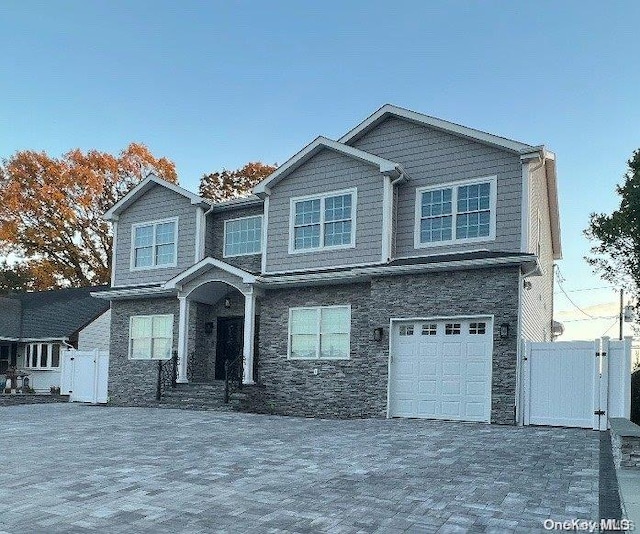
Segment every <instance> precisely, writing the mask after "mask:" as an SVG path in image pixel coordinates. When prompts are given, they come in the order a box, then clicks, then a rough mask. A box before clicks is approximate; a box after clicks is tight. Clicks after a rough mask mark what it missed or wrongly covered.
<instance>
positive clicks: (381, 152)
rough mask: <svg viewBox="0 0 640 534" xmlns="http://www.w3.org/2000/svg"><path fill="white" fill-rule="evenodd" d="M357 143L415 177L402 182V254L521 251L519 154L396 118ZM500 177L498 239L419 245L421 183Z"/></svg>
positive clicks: (399, 250)
mask: <svg viewBox="0 0 640 534" xmlns="http://www.w3.org/2000/svg"><path fill="white" fill-rule="evenodd" d="M353 146H355V147H356V148H359V149H361V150H364V151H366V152H370V153H371V154H375V155H376V156H380V157H383V158H387V159H390V160H392V161H395V162H398V163H400V164H402V165H403V167H404V168H405V170H406V171H407V173H408V174H409V176H410V177H411V180H410V181H409V182H406V183H402V184H400V185H399V186H398V204H397V207H396V210H397V221H396V224H397V231H396V236H395V238H396V240H395V244H396V249H395V250H396V256H397V257H408V256H424V255H430V254H441V253H448V252H457V251H462V250H469V249H470V248H472V249H480V248H482V249H488V250H497V251H518V250H520V234H521V232H520V226H521V212H520V205H521V196H522V191H521V190H522V165H521V163H520V158H519V156H518V155H516V154H512V153H510V152H507V151H504V150H500V149H497V148H492V147H490V146H487V145H483V144H480V143H478V142H474V141H470V140H468V139H465V138H462V137H458V136H454V135H451V134H449V133H444V132H441V131H438V130H435V129H433V128H427V127H425V126H420V125H417V124H414V123H411V122H408V121H405V120H400V119H396V118H390V119H387V120H386V121H384V122H383V123H382V124H380V125H378V126H377V127H376V128H375V129H373V130H372V131H370V132H369V133H367V134H366V135H365V136H364V137H362V138H361V139H358V140H357V141H356V142H355V143H354V144H353ZM486 176H497V206H496V214H497V220H496V239H495V241H488V242H482V243H473V244H472V245H470V244H467V245H447V246H438V247H432V248H426V249H423V248H420V249H416V248H414V220H415V202H416V188H418V187H423V186H430V185H438V184H443V183H447V182H454V181H460V180H466V179H473V178H482V177H486Z"/></svg>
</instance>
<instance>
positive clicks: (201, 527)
mask: <svg viewBox="0 0 640 534" xmlns="http://www.w3.org/2000/svg"><path fill="white" fill-rule="evenodd" d="M0 436H2V444H3V445H2V469H1V470H0V532H11V533H20V532H47V533H52V532H65V533H69V532H149V533H151V532H153V533H158V532H194V533H196V532H198V533H199V532H214V531H226V532H356V531H361V532H375V531H378V532H385V533H386V532H402V531H410V532H436V531H439V532H459V531H460V532H462V531H466V530H468V531H471V532H484V531H494V532H505V531H507V532H508V531H514V532H526V531H529V530H531V531H536V532H537V531H542V523H543V521H544V520H545V519H547V518H552V519H555V520H567V519H574V518H581V519H593V520H597V517H598V455H599V437H598V433H597V432H592V431H586V430H575V429H573V430H566V429H543V428H533V427H529V428H514V427H500V426H487V425H482V424H459V423H444V422H442V423H439V422H433V421H418V420H350V421H344V420H342V421H335V420H331V421H328V420H310V419H298V418H289V417H274V416H262V415H251V414H236V413H213V412H188V411H177V410H158V409H152V408H107V407H92V406H81V405H72V404H58V405H34V406H15V407H5V408H0ZM438 529H440V530H438Z"/></svg>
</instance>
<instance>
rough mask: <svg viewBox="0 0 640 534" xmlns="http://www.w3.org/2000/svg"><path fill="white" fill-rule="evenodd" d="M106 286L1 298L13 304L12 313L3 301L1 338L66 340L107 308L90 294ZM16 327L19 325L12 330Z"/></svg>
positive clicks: (107, 304)
mask: <svg viewBox="0 0 640 534" xmlns="http://www.w3.org/2000/svg"><path fill="white" fill-rule="evenodd" d="M108 288H109V286H94V287H78V288H66V289H55V290H51V291H33V292H26V293H16V294H13V295H10V296H8V297H6V298H3V301H12V304H11V313H7V312H6V311H5V310H6V308H8V306H7V307H5V306H4V304H6V302H3V318H4V320H2V321H0V338H8V339H24V340H27V339H66V338H69V337H71V336H72V335H73V334H75V333H76V332H78V331H79V330H81V329H82V328H84V327H85V326H86V325H87V324H89V323H90V322H91V321H93V320H94V319H96V318H97V317H99V316H100V315H102V314H103V313H104V312H106V311H107V310H108V309H109V302H108V301H104V300H100V299H97V298H94V297H92V296H91V295H90V293H91V292H92V291H93V292H96V291H104V290H106V289H108ZM16 324H17V325H18V326H19V328H18V329H16V328H15V326H16Z"/></svg>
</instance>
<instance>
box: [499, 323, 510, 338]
mask: <svg viewBox="0 0 640 534" xmlns="http://www.w3.org/2000/svg"><path fill="white" fill-rule="evenodd" d="M508 337H509V323H502V324H501V325H500V339H506V338H508Z"/></svg>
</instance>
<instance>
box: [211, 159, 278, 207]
mask: <svg viewBox="0 0 640 534" xmlns="http://www.w3.org/2000/svg"><path fill="white" fill-rule="evenodd" d="M276 168H277V166H276V165H268V164H265V163H261V162H259V161H252V162H250V163H247V164H246V165H244V166H243V167H242V168H240V169H236V170H234V171H229V170H227V169H223V170H222V171H216V172H212V173H211V174H205V175H204V176H203V177H202V178H201V179H200V195H201V196H203V197H205V198H208V199H210V200H213V201H214V202H221V201H223V200H230V199H232V198H237V197H242V196H246V195H248V194H249V193H250V192H251V189H252V188H253V187H254V186H256V185H258V183H259V182H261V181H262V180H263V179H264V178H266V177H267V176H269V175H270V174H271V173H272V172H273V171H275V170H276Z"/></svg>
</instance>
